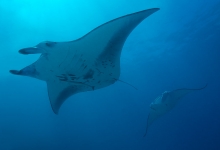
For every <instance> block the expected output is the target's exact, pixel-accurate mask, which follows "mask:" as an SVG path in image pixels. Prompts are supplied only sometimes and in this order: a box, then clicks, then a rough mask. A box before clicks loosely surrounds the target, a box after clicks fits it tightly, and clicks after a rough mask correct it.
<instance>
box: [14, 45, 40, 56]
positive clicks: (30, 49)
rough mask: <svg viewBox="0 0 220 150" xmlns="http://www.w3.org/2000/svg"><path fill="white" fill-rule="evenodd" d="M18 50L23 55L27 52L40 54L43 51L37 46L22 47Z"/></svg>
mask: <svg viewBox="0 0 220 150" xmlns="http://www.w3.org/2000/svg"><path fill="white" fill-rule="evenodd" d="M18 52H19V53H21V54H24V55H28V54H40V53H43V50H42V49H40V48H37V47H29V48H23V49H21V50H19V51H18Z"/></svg>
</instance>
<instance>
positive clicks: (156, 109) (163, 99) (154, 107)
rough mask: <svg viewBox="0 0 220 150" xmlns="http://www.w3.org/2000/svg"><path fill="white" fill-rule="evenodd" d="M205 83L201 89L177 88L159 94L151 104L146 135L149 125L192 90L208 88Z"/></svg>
mask: <svg viewBox="0 0 220 150" xmlns="http://www.w3.org/2000/svg"><path fill="white" fill-rule="evenodd" d="M206 86H207V85H205V86H204V87H202V88H199V89H177V90H174V91H170V92H168V91H165V92H164V93H162V94H161V95H160V96H158V97H157V98H156V99H155V100H154V101H153V102H152V103H151V104H150V113H149V115H148V119H147V127H146V132H145V134H144V136H146V135H147V130H148V128H149V126H150V125H151V124H152V123H153V122H154V121H155V120H156V119H158V118H159V117H161V116H163V115H164V114H166V113H167V112H169V111H170V110H172V109H173V108H174V107H175V106H176V104H177V103H178V102H179V100H180V99H181V98H183V97H184V96H185V95H187V94H188V93H190V92H192V91H197V90H202V89H204V88H206Z"/></svg>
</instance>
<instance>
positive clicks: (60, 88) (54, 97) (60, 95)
mask: <svg viewBox="0 0 220 150" xmlns="http://www.w3.org/2000/svg"><path fill="white" fill-rule="evenodd" d="M47 89H48V90H47V91H48V95H49V99H50V104H51V107H52V109H53V112H54V113H55V114H58V111H59V109H60V107H61V105H62V104H63V102H64V101H65V100H66V99H67V98H68V97H70V96H71V95H73V94H75V93H78V92H80V90H79V88H77V86H76V85H75V86H74V85H69V84H68V83H67V82H57V83H55V82H50V81H48V82H47Z"/></svg>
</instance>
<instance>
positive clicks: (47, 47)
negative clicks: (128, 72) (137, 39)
mask: <svg viewBox="0 0 220 150" xmlns="http://www.w3.org/2000/svg"><path fill="white" fill-rule="evenodd" d="M158 10H159V8H153V9H148V10H143V11H140V12H136V13H133V14H129V15H126V16H122V17H119V18H117V19H114V20H111V21H109V22H107V23H104V24H103V25H101V26H99V27H97V28H95V29H93V30H92V31H90V32H89V33H88V34H86V35H84V36H83V37H81V38H79V39H77V40H74V41H69V42H49V41H46V42H41V43H39V44H38V45H36V46H34V47H29V48H24V49H21V50H19V53H21V54H25V55H27V54H41V56H40V58H39V59H38V60H37V61H36V62H34V63H33V64H31V65H29V66H27V67H25V68H23V69H21V70H10V72H11V73H12V74H15V75H23V76H29V77H33V78H37V79H40V80H43V81H46V83H47V88H48V95H49V99H50V103H51V106H52V109H53V111H54V113H55V114H58V111H59V109H60V107H61V105H62V104H63V102H64V101H65V100H66V99H67V98H68V97H70V96H71V95H73V94H76V93H79V92H86V91H92V90H96V89H100V88H104V87H107V86H109V85H111V84H113V83H115V82H116V81H118V80H119V75H120V55H121V51H122V48H123V45H124V43H125V41H126V39H127V37H128V36H129V34H130V33H131V31H132V30H133V29H134V28H135V27H136V26H137V25H138V24H139V23H141V22H142V21H143V20H144V19H145V18H147V17H148V16H150V15H151V14H153V13H154V12H156V11H158Z"/></svg>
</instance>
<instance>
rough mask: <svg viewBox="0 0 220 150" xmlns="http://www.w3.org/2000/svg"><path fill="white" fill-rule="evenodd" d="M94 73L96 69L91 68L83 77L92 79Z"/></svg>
mask: <svg viewBox="0 0 220 150" xmlns="http://www.w3.org/2000/svg"><path fill="white" fill-rule="evenodd" d="M93 74H94V71H93V70H91V69H90V70H89V71H88V72H87V73H86V74H85V75H84V76H83V79H91V78H93Z"/></svg>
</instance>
